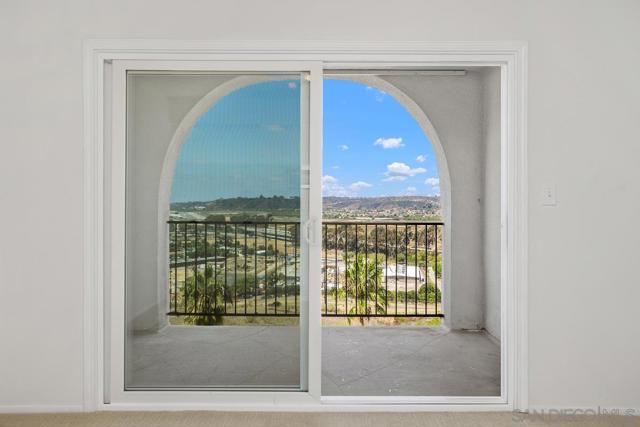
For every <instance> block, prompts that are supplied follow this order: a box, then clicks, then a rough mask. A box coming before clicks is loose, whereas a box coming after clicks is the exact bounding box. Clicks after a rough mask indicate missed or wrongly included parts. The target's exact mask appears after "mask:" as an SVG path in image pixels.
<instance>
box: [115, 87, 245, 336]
mask: <svg viewBox="0 0 640 427" xmlns="http://www.w3.org/2000/svg"><path fill="white" fill-rule="evenodd" d="M231 78H232V77H231V76H223V75H209V76H205V75H200V76H187V75H179V76H162V75H141V74H137V75H132V76H130V77H129V83H128V86H127V88H128V89H127V90H128V92H127V96H128V100H129V107H128V109H127V110H128V111H127V114H128V115H127V121H128V123H131V126H130V127H129V129H130V133H129V135H128V141H127V211H126V215H127V226H126V227H127V230H128V232H127V250H126V257H127V262H126V265H127V267H126V270H127V272H126V280H127V313H128V316H129V317H128V319H129V322H130V323H129V326H130V328H131V329H134V330H146V329H156V328H158V327H161V326H164V325H165V324H166V315H165V313H166V311H167V288H166V287H165V286H162V285H161V284H160V283H166V280H163V279H162V278H161V277H158V276H161V274H160V271H161V270H159V268H158V267H159V266H158V263H159V262H162V261H166V260H165V259H164V258H163V257H161V256H160V255H159V253H158V246H159V244H160V241H159V238H158V237H159V235H160V233H159V230H160V227H166V225H165V224H159V222H160V221H162V222H164V219H161V218H162V216H159V215H158V196H159V189H160V184H159V183H160V178H161V176H162V167H163V164H164V162H165V157H166V156H167V151H168V149H169V145H170V143H171V141H172V139H173V136H174V134H175V133H176V130H177V128H178V125H179V124H180V123H181V122H182V120H183V118H184V117H185V116H186V115H187V113H188V112H189V111H190V110H191V109H192V108H193V107H194V105H195V104H196V103H197V102H198V101H200V99H202V98H203V97H204V96H205V95H206V94H208V93H209V92H210V91H212V90H213V89H215V88H216V87H218V86H220V85H221V84H223V83H224V82H227V81H229V80H230V79H231ZM169 191H170V186H169ZM167 219H168V218H167ZM162 247H165V246H164V245H163V246H162ZM165 249H166V248H165ZM165 265H166V262H165Z"/></svg>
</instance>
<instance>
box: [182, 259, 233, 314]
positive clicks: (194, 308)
mask: <svg viewBox="0 0 640 427" xmlns="http://www.w3.org/2000/svg"><path fill="white" fill-rule="evenodd" d="M211 273H212V271H211V268H210V267H208V268H207V269H205V274H204V275H202V274H200V273H198V274H196V276H195V277H189V278H188V279H187V281H186V283H185V286H186V289H185V290H186V294H185V295H184V297H185V298H187V311H188V312H190V313H194V314H193V315H189V316H185V318H184V323H186V324H189V325H220V324H222V322H223V314H224V306H225V301H224V293H225V292H224V283H222V282H221V281H219V280H217V277H211V276H212V274H211ZM205 283H206V286H205Z"/></svg>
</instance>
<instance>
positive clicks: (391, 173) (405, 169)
mask: <svg viewBox="0 0 640 427" xmlns="http://www.w3.org/2000/svg"><path fill="white" fill-rule="evenodd" d="M426 171H427V170H426V169H425V168H411V167H410V166H409V165H407V164H406V163H401V162H393V163H391V164H389V165H387V171H386V172H385V173H384V175H385V176H386V178H385V179H384V181H391V182H393V181H404V180H405V179H407V178H408V177H410V176H415V175H417V174H419V173H425V172H426Z"/></svg>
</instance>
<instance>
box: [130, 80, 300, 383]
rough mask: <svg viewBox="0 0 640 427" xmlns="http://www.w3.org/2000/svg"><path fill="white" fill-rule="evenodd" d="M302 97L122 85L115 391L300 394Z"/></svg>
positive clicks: (291, 84) (282, 84) (259, 90)
mask: <svg viewBox="0 0 640 427" xmlns="http://www.w3.org/2000/svg"><path fill="white" fill-rule="evenodd" d="M308 85H309V83H308V81H307V80H305V78H304V76H303V75H302V74H272V73H267V74H254V73H251V74H246V73H245V74H234V73H200V74H193V73H175V72H161V73H159V72H144V71H129V72H128V73H127V77H126V104H127V108H126V201H125V235H126V242H125V292H124V306H125V310H124V311H125V313H124V315H125V325H124V326H125V335H124V340H125V342H124V354H125V358H124V387H125V390H144V389H147V390H154V389H175V390H182V389H186V390H189V389H278V390H279V389H292V390H304V389H306V375H307V373H306V368H305V366H306V358H307V356H306V355H307V352H306V346H307V344H306V343H307V339H306V336H307V326H306V316H307V313H308V311H307V305H308V292H307V288H308V282H307V280H306V279H305V271H306V269H307V260H308V254H307V248H308V245H307V240H306V239H304V238H302V228H303V227H302V225H304V224H305V223H306V221H307V217H308V204H309V194H308V191H309V186H308V185H307V184H308V177H307V176H305V173H308V170H309V168H308V167H305V168H302V167H301V165H303V164H304V165H308V148H307V147H308V140H309V139H308V134H309V131H308V126H307V125H306V124H307V123H308V114H309V106H308V100H309V94H308V91H309V89H308ZM301 224H302V225H301Z"/></svg>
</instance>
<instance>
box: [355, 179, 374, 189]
mask: <svg viewBox="0 0 640 427" xmlns="http://www.w3.org/2000/svg"><path fill="white" fill-rule="evenodd" d="M370 187H373V185H371V184H369V183H368V182H364V181H357V182H354V183H353V184H351V185H349V188H350V189H351V190H353V191H358V190H362V189H363V188H370Z"/></svg>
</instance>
